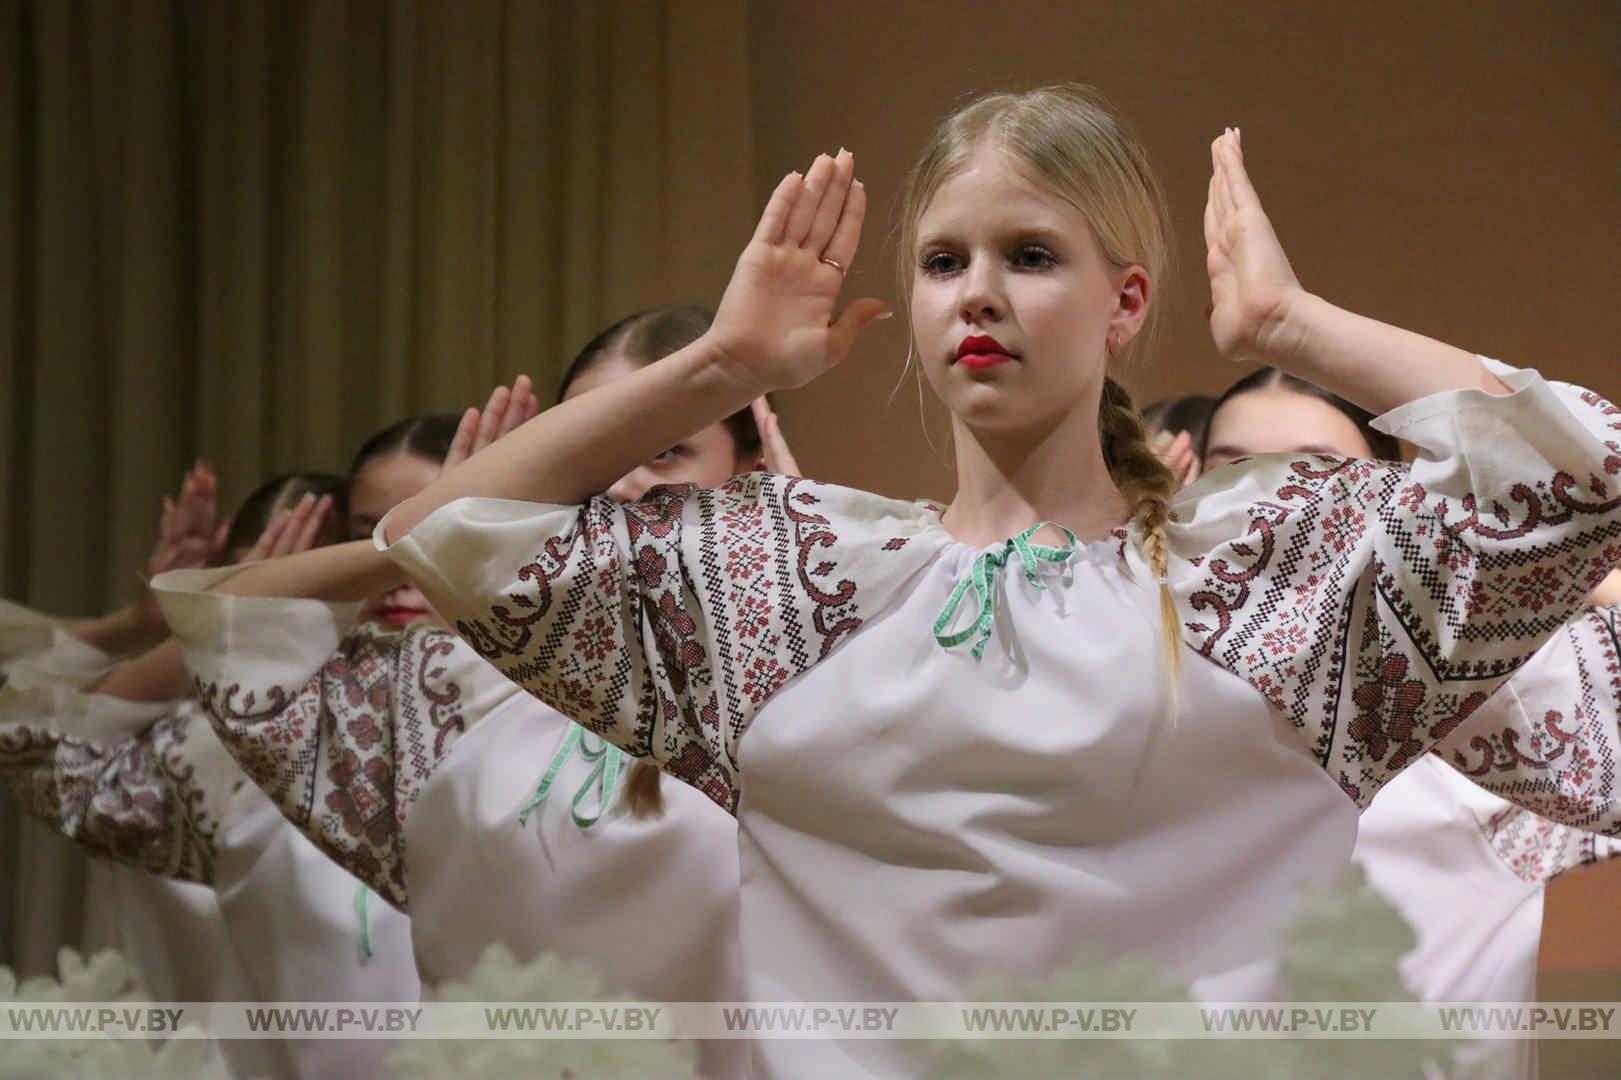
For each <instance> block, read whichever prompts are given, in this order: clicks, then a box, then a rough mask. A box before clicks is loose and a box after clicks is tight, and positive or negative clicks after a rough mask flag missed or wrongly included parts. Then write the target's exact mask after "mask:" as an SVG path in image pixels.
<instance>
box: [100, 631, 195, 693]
mask: <svg viewBox="0 0 1621 1080" xmlns="http://www.w3.org/2000/svg"><path fill="white" fill-rule="evenodd" d="M190 684H191V674H190V672H188V671H187V670H186V661H185V657H183V656H182V655H181V652H180V645H179V643H178V642H175V641H166V642H164V643H163V644H162V645H159V646H158V647H156V648H155V649H152V650H151V651H149V652H147V653H146V654H144V655H143V656H140V657H137V658H136V659H134V660H130V661H129V662H127V663H123V664H119V665H118V666H117V667H115V668H112V669H111V670H110V671H108V672H107V674H105V675H103V676H102V677H101V678H99V679H97V680H96V681H95V682H93V683H91V684H90V686H89V687H88V688H87V689H88V690H89V691H90V692H92V693H97V694H106V695H107V696H108V697H115V698H120V699H122V700H124V701H144V702H160V701H174V700H176V699H178V698H182V697H185V696H186V692H187V690H188V689H189V687H190Z"/></svg>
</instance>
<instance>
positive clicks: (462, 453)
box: [445, 408, 480, 469]
mask: <svg viewBox="0 0 1621 1080" xmlns="http://www.w3.org/2000/svg"><path fill="white" fill-rule="evenodd" d="M479 416H480V413H479V411H478V410H477V409H473V408H469V409H468V410H467V411H466V412H463V413H462V418H461V420H460V421H458V422H457V424H456V434H455V435H454V436H452V437H451V440H450V449H449V450H448V451H446V452H445V468H447V469H448V468H450V467H451V466H453V465H460V464H461V463H462V462H464V461H466V460H467V459H468V458H470V457H472V456H473V439H474V437H475V436H477V434H478V423H479Z"/></svg>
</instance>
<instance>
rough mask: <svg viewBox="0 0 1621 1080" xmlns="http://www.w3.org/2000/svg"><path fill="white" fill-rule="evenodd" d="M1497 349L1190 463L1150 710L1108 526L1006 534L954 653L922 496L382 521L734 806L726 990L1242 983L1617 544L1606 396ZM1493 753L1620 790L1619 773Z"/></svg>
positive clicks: (838, 495) (548, 683) (764, 1057)
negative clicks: (1172, 690)
mask: <svg viewBox="0 0 1621 1080" xmlns="http://www.w3.org/2000/svg"><path fill="white" fill-rule="evenodd" d="M1509 381H1510V384H1511V386H1512V387H1513V389H1514V391H1515V392H1514V393H1512V394H1511V395H1509V396H1505V397H1494V396H1491V395H1487V394H1483V393H1480V392H1478V391H1458V392H1451V393H1447V394H1441V395H1436V396H1435V397H1434V398H1431V399H1425V400H1423V401H1419V402H1415V403H1413V404H1412V405H1409V406H1406V407H1404V409H1402V410H1398V411H1397V412H1395V413H1394V414H1392V415H1391V416H1389V417H1387V418H1386V422H1387V424H1388V425H1389V426H1391V427H1392V428H1394V429H1396V430H1397V431H1399V433H1400V434H1402V435H1403V437H1405V438H1407V439H1409V441H1411V442H1413V443H1415V445H1417V446H1418V447H1419V448H1420V459H1419V461H1418V462H1417V463H1415V465H1414V466H1413V467H1412V469H1411V470H1408V469H1405V468H1402V467H1399V466H1392V465H1388V464H1379V463H1369V462H1344V461H1337V460H1334V459H1326V458H1315V457H1307V458H1276V459H1262V460H1257V461H1254V462H1251V463H1248V464H1246V465H1244V466H1242V467H1239V468H1236V469H1230V470H1226V471H1224V472H1223V473H1220V474H1218V473H1212V474H1211V477H1210V478H1207V479H1206V481H1205V483H1204V484H1203V486H1202V487H1201V488H1200V489H1198V490H1197V491H1195V492H1193V493H1192V494H1188V493H1184V496H1183V497H1182V498H1181V499H1179V500H1178V501H1177V503H1176V504H1175V505H1174V507H1173V510H1174V513H1175V515H1176V520H1175V521H1174V522H1173V524H1172V527H1171V528H1170V530H1169V536H1170V541H1171V544H1172V547H1173V558H1172V565H1171V569H1170V584H1171V586H1172V588H1173V590H1174V593H1175V596H1176V600H1177V604H1178V613H1179V616H1180V617H1181V620H1182V625H1181V631H1182V635H1181V636H1182V637H1183V639H1184V640H1185V642H1186V643H1187V645H1188V646H1189V650H1190V651H1188V652H1186V653H1185V654H1184V656H1183V669H1184V675H1183V683H1182V685H1181V686H1180V687H1179V688H1178V689H1179V700H1180V701H1182V702H1183V703H1197V707H1196V708H1195V707H1193V706H1192V705H1188V706H1187V707H1185V708H1183V709H1182V710H1181V711H1180V713H1179V714H1178V715H1177V716H1176V717H1175V718H1174V719H1173V716H1172V710H1171V705H1170V700H1171V696H1170V694H1169V688H1168V686H1167V685H1166V684H1167V677H1166V669H1165V666H1164V658H1163V656H1162V652H1163V650H1162V647H1161V639H1160V628H1159V615H1158V611H1159V597H1158V590H1157V587H1156V584H1155V582H1154V581H1153V579H1152V575H1151V573H1150V572H1149V570H1148V568H1147V566H1146V564H1145V561H1144V559H1143V558H1142V556H1141V554H1140V552H1139V551H1138V545H1137V544H1136V543H1134V542H1133V540H1134V537H1131V536H1128V535H1126V534H1122V535H1120V536H1118V537H1117V538H1113V539H1107V540H1103V541H1099V542H1094V543H1090V544H1085V545H1081V546H1080V547H1079V548H1078V549H1077V550H1076V552H1075V553H1074V555H1073V556H1072V557H1071V558H1070V559H1069V560H1068V561H1067V563H1066V564H1064V565H1062V566H1060V565H1056V564H1050V563H1044V564H1040V566H1039V568H1038V570H1037V571H1036V572H1037V574H1038V580H1039V581H1040V582H1041V583H1042V584H1044V585H1045V588H1038V587H1037V586H1036V585H1034V584H1032V582H1031V581H1029V580H1027V577H1026V572H1025V570H1024V569H1023V567H1022V566H1021V565H1020V563H1019V561H1018V560H1017V559H1014V560H1013V561H1012V562H1011V563H1010V564H1009V566H1008V567H1007V568H1006V569H1005V570H1003V571H1002V572H1001V573H999V574H998V575H997V578H996V580H995V581H994V582H993V584H992V589H993V593H994V597H995V602H996V607H997V617H996V620H995V626H994V632H993V634H992V635H991V637H990V639H989V642H988V649H987V651H986V653H985V656H984V659H983V660H982V661H979V662H976V661H974V660H973V659H972V657H971V656H970V655H969V654H968V651H967V647H966V646H964V647H962V648H961V649H957V650H951V651H943V650H942V649H941V648H940V646H939V645H938V644H937V643H936V642H935V641H934V640H933V637H932V635H931V631H932V628H933V625H934V622H935V619H936V616H937V615H938V614H939V613H940V612H941V610H942V608H943V606H944V605H945V603H946V601H947V597H948V595H949V594H950V593H951V592H952V590H953V587H954V586H955V585H956V584H957V583H958V582H959V581H960V580H962V579H963V578H964V577H965V576H966V575H968V573H969V572H970V569H971V567H972V565H973V563H974V561H975V559H976V557H978V555H979V552H978V551H976V550H974V549H972V548H968V547H965V546H964V545H962V544H959V543H956V542H955V541H953V540H952V539H951V538H950V537H949V536H948V535H947V534H946V533H945V530H944V529H943V527H941V525H940V524H939V521H938V518H937V517H936V516H935V515H934V514H933V513H932V512H931V511H929V510H927V509H925V508H921V507H916V506H912V505H910V504H900V503H895V502H893V501H890V500H885V499H881V498H878V497H876V496H872V495H868V494H865V493H861V492H855V491H850V490H848V489H841V488H836V487H832V486H830V485H819V484H814V483H811V482H806V481H797V480H791V479H783V478H778V477H771V476H764V475H761V474H754V475H751V476H748V477H740V478H737V479H735V480H734V481H732V483H731V484H729V485H727V487H726V488H724V489H721V490H717V491H702V490H693V489H684V490H675V489H670V490H664V491H656V492H654V493H652V494H651V495H650V496H649V498H648V499H646V500H644V501H643V502H641V503H637V504H630V505H625V506H616V505H614V504H611V503H609V502H607V501H605V500H600V499H598V500H593V501H592V502H591V503H590V504H588V505H587V506H584V507H550V506H539V505H528V504H523V503H516V502H510V501H502V500H489V499H467V500H462V501H459V502H456V503H452V504H450V505H449V506H446V507H443V508H441V509H440V510H438V511H437V512H436V513H435V514H433V515H430V516H429V517H428V518H427V519H426V520H425V521H423V522H422V523H420V524H418V525H417V526H416V527H415V528H414V529H413V530H412V531H411V533H410V534H409V535H407V536H406V537H405V538H403V539H402V540H400V541H399V542H398V543H396V544H395V545H393V546H392V547H391V548H389V549H388V550H389V552H390V554H391V555H392V556H393V557H395V558H396V559H397V560H398V561H399V562H400V563H401V564H402V565H403V566H404V567H405V568H406V569H407V570H408V571H409V572H410V573H411V574H412V576H413V578H414V579H415V580H416V581H417V582H418V584H419V585H421V587H422V588H423V590H424V592H425V593H426V594H427V595H428V597H429V599H430V600H431V601H432V602H433V603H434V605H435V607H436V608H437V609H438V610H439V611H440V612H441V613H443V614H444V615H446V617H447V618H449V619H451V620H452V621H453V622H454V624H455V625H456V626H457V629H458V631H459V632H460V633H462V634H463V636H464V637H466V638H467V639H468V640H469V642H471V643H472V644H473V645H474V647H475V648H477V649H479V650H480V652H481V653H482V654H483V655H485V656H488V657H489V658H490V659H491V661H492V662H493V663H495V664H496V665H497V666H499V667H501V668H502V670H504V671H505V672H506V673H507V674H508V676H509V677H511V678H513V679H515V680H518V681H520V682H521V683H523V685H525V686H526V687H528V688H529V689H530V690H531V691H532V692H534V693H536V694H537V695H539V696H541V697H542V698H544V699H545V700H547V701H548V702H550V703H552V704H554V705H555V706H556V707H558V708H559V709H561V710H562V711H563V712H565V713H566V714H567V715H569V716H571V717H572V718H574V719H575V720H577V721H578V722H580V723H582V724H584V725H586V726H588V727H589V728H591V729H592V730H594V731H598V732H600V733H602V734H603V735H604V736H605V737H606V738H609V739H611V740H613V741H615V742H617V743H619V744H620V745H622V746H624V747H626V748H627V749H628V750H631V751H632V752H635V753H642V754H649V755H651V756H652V757H653V758H654V759H655V760H658V761H659V763H660V764H661V766H663V767H664V768H666V769H668V770H670V771H672V772H674V773H676V774H677V775H679V776H681V777H683V778H684V779H687V780H688V781H689V782H691V783H693V784H695V785H696V786H698V787H699V788H700V789H701V790H704V791H705V792H706V793H708V794H710V796H711V797H712V798H715V799H716V801H717V802H720V803H721V804H722V805H726V806H735V807H736V809H737V813H738V817H739V838H740V845H741V851H742V864H743V865H742V882H743V943H744V958H745V965H746V970H747V976H748V980H749V989H750V993H751V995H752V996H754V997H756V998H759V999H763V1000H782V999H789V1000H796V999H797V1000H816V999H834V1000H860V999H868V1000H892V999H912V998H925V999H929V998H934V999H938V998H947V999H952V998H958V997H961V996H962V995H963V994H965V993H967V992H968V991H969V990H970V987H971V984H972V983H973V981H974V980H975V978H976V977H978V976H980V975H983V974H990V973H998V972H1010V971H1011V972H1018V973H1021V974H1024V975H1029V976H1039V975H1041V974H1043V973H1046V972H1050V971H1052V970H1054V969H1055V968H1056V967H1059V966H1061V965H1063V964H1065V963H1066V962H1068V961H1071V960H1077V959H1080V960H1087V959H1099V960H1108V959H1110V958H1114V957H1119V958H1133V959H1144V960H1150V961H1154V962H1157V963H1159V964H1161V965H1163V966H1164V967H1165V968H1166V969H1167V970H1168V971H1169V972H1170V973H1173V974H1175V975H1178V976H1181V977H1184V978H1188V979H1192V980H1195V982H1196V984H1197V986H1196V989H1197V990H1198V992H1200V993H1201V994H1205V995H1216V996H1229V995H1239V996H1243V995H1249V994H1265V993H1267V992H1269V990H1271V989H1272V983H1271V980H1270V974H1271V971H1270V961H1271V960H1272V959H1273V958H1274V957H1275V955H1276V941H1277V934H1278V931H1279V930H1280V929H1281V928H1282V927H1283V925H1284V924H1285V923H1286V922H1287V920H1288V918H1289V916H1290V915H1291V913H1292V911H1293V909H1294V900H1295V898H1296V897H1297V896H1298V894H1299V891H1300V890H1301V888H1302V887H1303V886H1305V885H1307V884H1310V883H1313V882H1319V881H1324V880H1326V879H1327V878H1328V877H1329V876H1331V875H1332V874H1333V873H1334V872H1336V871H1337V870H1338V869H1340V868H1341V867H1343V865H1344V864H1345V862H1346V861H1347V860H1348V858H1349V856H1350V852H1351V846H1352V842H1353V837H1354V831H1355V821H1356V817H1357V813H1358V808H1359V807H1360V806H1361V805H1364V804H1366V803H1367V802H1368V801H1369V800H1371V799H1372V798H1373V796H1374V795H1375V794H1376V793H1377V791H1378V789H1379V788H1380V787H1381V786H1382V785H1383V784H1385V783H1386V782H1388V781H1389V780H1390V779H1392V778H1393V777H1394V776H1395V775H1397V774H1398V773H1399V772H1400V770H1401V769H1402V768H1405V767H1407V766H1408V765H1410V764H1412V763H1413V762H1414V761H1416V760H1418V759H1419V758H1420V757H1421V756H1422V754H1423V753H1424V752H1425V751H1426V750H1427V749H1428V748H1429V747H1431V746H1434V745H1436V744H1437V743H1440V742H1442V741H1443V740H1445V739H1447V738H1449V737H1452V736H1455V735H1457V734H1458V731H1459V725H1460V724H1461V723H1462V721H1463V720H1464V719H1465V718H1466V717H1467V716H1468V715H1469V714H1470V713H1471V712H1473V711H1475V710H1476V709H1478V708H1479V707H1480V705H1481V703H1482V702H1483V701H1484V700H1485V699H1486V698H1488V697H1489V695H1490V693H1491V691H1492V690H1494V689H1496V688H1497V687H1498V686H1499V685H1501V684H1502V683H1503V682H1504V681H1505V680H1506V679H1507V678H1508V677H1509V675H1510V674H1512V673H1513V672H1514V670H1515V669H1516V667H1517V666H1518V665H1519V664H1521V663H1523V662H1524V660H1525V659H1526V658H1527V657H1528V656H1529V655H1531V654H1532V653H1533V652H1534V651H1535V650H1536V649H1537V648H1538V647H1539V646H1540V645H1541V644H1542V643H1543V642H1544V641H1545V640H1546V639H1547V638H1548V637H1549V636H1551V635H1552V634H1554V633H1556V632H1557V631H1558V630H1559V628H1560V627H1561V625H1562V624H1563V622H1564V620H1565V619H1567V618H1569V617H1570V616H1571V614H1572V613H1573V612H1574V611H1575V610H1576V609H1577V607H1578V605H1579V604H1580V603H1581V601H1582V599H1583V598H1584V595H1585V588H1586V583H1587V582H1588V581H1589V580H1597V577H1598V576H1600V575H1601V573H1602V571H1603V570H1604V569H1607V567H1606V566H1605V559H1606V558H1611V559H1613V555H1611V554H1610V552H1609V549H1610V548H1613V547H1614V545H1615V544H1616V543H1617V542H1621V500H1616V499H1614V498H1613V497H1612V495H1611V492H1613V489H1614V483H1613V481H1612V480H1610V479H1608V471H1609V465H1610V463H1611V462H1614V463H1615V464H1616V465H1617V467H1621V430H1616V429H1615V425H1616V420H1615V415H1616V414H1615V410H1613V409H1612V408H1610V407H1609V406H1608V405H1607V404H1606V403H1604V402H1602V401H1600V400H1598V399H1596V398H1594V399H1592V400H1587V399H1585V398H1583V397H1582V396H1581V394H1580V392H1579V391H1576V390H1574V389H1567V388H1559V387H1550V386H1549V385H1548V384H1545V383H1543V382H1542V381H1541V380H1540V379H1539V378H1538V377H1537V376H1536V375H1535V373H1532V372H1518V373H1514V374H1512V375H1511V376H1510V377H1509ZM1581 410H1586V412H1587V413H1588V414H1591V415H1586V416H1582V417H1580V418H1578V417H1577V416H1575V415H1573V411H1578V412H1579V411H1581ZM1595 429H1601V430H1602V435H1601V438H1595V437H1594V434H1593V431H1594V430H1595ZM1612 442H1613V443H1616V446H1613V447H1612V446H1610V445H1607V443H1612ZM1477 489H1478V491H1477ZM1511 491H1512V492H1514V495H1513V499H1512V502H1508V501H1507V500H1509V493H1510V492H1511ZM1499 493H1501V495H1499ZM1499 498H1501V499H1503V500H1505V504H1503V505H1500V504H1499V503H1498V502H1497V501H1496V500H1498V499H1499ZM1473 507H1479V508H1480V510H1481V511H1482V516H1483V517H1484V516H1485V515H1487V514H1489V515H1491V516H1490V519H1489V522H1479V523H1477V522H1476V519H1475V518H1474V517H1473V516H1472V515H1473V514H1474V512H1475V511H1474V510H1473V509H1471V508H1473ZM385 530H386V522H385V523H384V525H383V526H381V527H380V529H379V535H382V534H383V533H384V532H385ZM1509 597H1523V598H1524V604H1523V607H1524V608H1526V609H1528V608H1529V607H1530V606H1531V605H1533V604H1534V605H1535V607H1536V610H1535V612H1534V613H1532V612H1530V611H1529V610H1522V605H1521V604H1520V603H1519V602H1518V601H1515V602H1511V603H1505V602H1504V601H1503V600H1501V599H1498V598H1509ZM967 607H968V610H966V611H964V612H963V613H962V616H963V619H962V621H963V622H966V621H967V620H968V619H969V618H970V617H971V616H972V615H973V614H974V611H973V603H972V601H970V603H969V604H968V606H967ZM1201 657H1203V658H1205V659H1208V660H1211V661H1213V662H1214V663H1204V662H1203V661H1202V660H1201V659H1200V658H1201ZM1246 684H1247V685H1246ZM1533 734H1534V732H1533V731H1530V730H1527V731H1525V732H1523V735H1524V737H1525V738H1530V737H1532V736H1533ZM1584 734H1585V733H1584ZM1593 738H1594V739H1595V744H1596V745H1597V746H1598V747H1599V748H1601V749H1605V750H1606V752H1609V750H1610V749H1611V748H1613V747H1614V745H1615V744H1616V742H1617V738H1618V736H1617V732H1616V731H1614V730H1609V731H1598V732H1596V733H1595V734H1594V736H1593ZM1507 764H1508V766H1510V768H1511V769H1512V768H1517V769H1519V772H1517V773H1516V772H1509V773H1508V774H1507V775H1506V779H1508V780H1520V779H1526V780H1530V779H1533V778H1534V779H1536V780H1537V782H1538V783H1545V784H1550V785H1552V786H1555V787H1559V788H1560V790H1565V791H1575V790H1576V789H1578V788H1579V789H1581V791H1582V792H1583V795H1584V799H1585V800H1587V801H1585V802H1584V803H1583V805H1582V806H1581V807H1574V808H1572V810H1571V816H1572V817H1578V818H1581V819H1583V822H1584V823H1586V822H1588V821H1594V822H1596V823H1597V824H1599V825H1602V826H1604V827H1606V828H1615V827H1617V825H1618V824H1621V794H1618V792H1617V790H1616V787H1615V785H1613V784H1606V783H1604V782H1598V783H1594V782H1592V781H1591V778H1585V777H1577V776H1575V775H1573V774H1571V773H1569V772H1567V771H1563V770H1562V769H1557V770H1553V771H1552V774H1551V778H1550V776H1549V775H1547V774H1546V771H1545V770H1541V769H1540V767H1539V766H1537V765H1535V764H1526V765H1523V766H1517V765H1516V764H1515V763H1514V762H1508V763H1507ZM1589 796H1590V798H1589ZM1089 953H1090V954H1091V956H1088V954H1089ZM757 1049H758V1058H757V1060H758V1062H759V1064H760V1065H761V1067H762V1071H763V1072H764V1073H765V1074H766V1075H771V1076H776V1077H788V1076H796V1077H797V1076H805V1077H819V1076H826V1075H838V1076H841V1077H842V1076H871V1077H890V1076H897V1075H910V1074H915V1073H917V1072H918V1071H919V1070H921V1069H923V1068H924V1062H925V1059H924V1057H923V1053H924V1051H923V1050H922V1048H920V1047H916V1046H908V1045H903V1044H899V1043H890V1044H885V1043H882V1042H876V1041H851V1042H849V1043H844V1044H840V1043H834V1042H829V1043H825V1044H816V1045H809V1044H802V1045H795V1046H791V1047H790V1046H788V1045H787V1044H781V1043H770V1042H763V1043H761V1044H760V1045H759V1046H758V1048H757Z"/></svg>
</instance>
